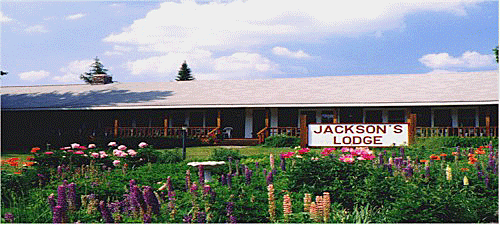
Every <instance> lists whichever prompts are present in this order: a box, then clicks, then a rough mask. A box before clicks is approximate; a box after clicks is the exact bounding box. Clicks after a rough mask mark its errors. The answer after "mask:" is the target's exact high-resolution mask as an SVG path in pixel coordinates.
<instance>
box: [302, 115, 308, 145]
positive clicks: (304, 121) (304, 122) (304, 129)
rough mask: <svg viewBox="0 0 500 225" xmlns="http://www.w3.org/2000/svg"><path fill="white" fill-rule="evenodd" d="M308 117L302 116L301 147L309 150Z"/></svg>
mask: <svg viewBox="0 0 500 225" xmlns="http://www.w3.org/2000/svg"><path fill="white" fill-rule="evenodd" d="M307 133H308V132H307V115H300V147H301V148H307V141H308V138H307Z"/></svg>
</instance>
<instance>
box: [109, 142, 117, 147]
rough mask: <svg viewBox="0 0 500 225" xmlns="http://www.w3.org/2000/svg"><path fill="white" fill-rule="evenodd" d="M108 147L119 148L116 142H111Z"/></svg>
mask: <svg viewBox="0 0 500 225" xmlns="http://www.w3.org/2000/svg"><path fill="white" fill-rule="evenodd" d="M108 146H113V147H114V146H117V144H116V142H114V141H112V142H109V144H108Z"/></svg>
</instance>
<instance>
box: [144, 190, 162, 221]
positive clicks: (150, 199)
mask: <svg viewBox="0 0 500 225" xmlns="http://www.w3.org/2000/svg"><path fill="white" fill-rule="evenodd" d="M144 201H145V202H146V204H147V205H148V206H149V207H151V211H152V212H153V213H154V214H156V215H160V207H161V206H160V201H158V198H156V195H155V194H154V193H153V189H152V188H151V187H150V186H145V187H144Z"/></svg>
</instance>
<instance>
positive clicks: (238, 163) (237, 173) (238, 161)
mask: <svg viewBox="0 0 500 225" xmlns="http://www.w3.org/2000/svg"><path fill="white" fill-rule="evenodd" d="M235 162H236V168H235V169H236V176H239V175H240V160H239V159H237V160H235Z"/></svg>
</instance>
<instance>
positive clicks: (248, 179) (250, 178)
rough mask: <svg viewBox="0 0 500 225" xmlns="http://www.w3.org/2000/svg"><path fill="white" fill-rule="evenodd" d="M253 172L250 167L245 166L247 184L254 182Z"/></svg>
mask: <svg viewBox="0 0 500 225" xmlns="http://www.w3.org/2000/svg"><path fill="white" fill-rule="evenodd" d="M252 173H253V171H252V170H250V169H248V167H246V168H245V180H246V182H245V183H246V184H247V185H249V184H250V183H251V182H252Z"/></svg>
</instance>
